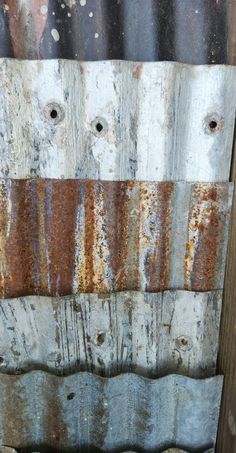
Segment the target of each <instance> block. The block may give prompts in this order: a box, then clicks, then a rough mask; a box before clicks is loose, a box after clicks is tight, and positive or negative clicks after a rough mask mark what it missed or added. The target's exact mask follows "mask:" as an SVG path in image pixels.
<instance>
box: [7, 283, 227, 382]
mask: <svg viewBox="0 0 236 453" xmlns="http://www.w3.org/2000/svg"><path fill="white" fill-rule="evenodd" d="M221 302H222V291H214V292H210V293H206V292H203V293H192V292H189V291H167V292H164V293H158V294H151V293H139V292H132V291H131V292H125V293H114V294H107V295H101V294H98V295H97V294H80V295H79V296H74V297H64V298H47V297H37V296H31V297H24V298H20V299H2V300H1V301H0V332H1V335H0V353H1V358H0V371H1V372H4V373H10V374H13V373H22V372H27V371H29V370H33V369H43V370H45V371H50V372H52V373H55V374H59V375H68V374H71V373H75V372H78V371H92V372H94V373H97V374H99V375H102V376H114V375H117V374H119V373H124V372H130V371H132V372H135V373H138V374H142V375H144V376H148V377H157V376H158V377H159V376H163V375H165V374H170V373H179V374H185V375H188V376H191V377H194V378H204V377H209V376H213V375H215V372H216V360H217V354H218V336H219V324H220V312H221Z"/></svg>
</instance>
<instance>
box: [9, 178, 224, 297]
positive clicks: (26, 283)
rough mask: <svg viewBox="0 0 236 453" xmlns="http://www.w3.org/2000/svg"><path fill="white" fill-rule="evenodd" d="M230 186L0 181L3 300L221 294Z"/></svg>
mask: <svg viewBox="0 0 236 453" xmlns="http://www.w3.org/2000/svg"><path fill="white" fill-rule="evenodd" d="M232 188H233V187H232V185H231V184H228V183H222V184H207V183H204V184H200V183H199V184H189V183H171V182H160V183H158V182H157V183H154V182H153V183H145V182H127V181H126V182H118V181H113V182H108V181H106V182H104V181H86V180H64V181H63V180H61V181H60V180H1V184H0V208H1V211H0V227H1V228H0V259H1V268H0V294H1V297H2V298H7V297H18V296H25V295H32V294H40V295H50V296H55V295H61V296H63V295H68V294H77V293H79V292H100V293H101V292H102V293H106V292H109V291H122V290H143V291H151V292H157V291H163V290H165V289H172V288H173V289H183V288H185V289H188V290H193V291H207V290H211V289H221V288H222V287H223V279H224V268H225V255H226V248H227V236H228V224H229V217H230V206H231V198H232Z"/></svg>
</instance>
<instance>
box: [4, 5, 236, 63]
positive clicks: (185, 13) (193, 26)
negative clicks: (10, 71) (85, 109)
mask: <svg viewBox="0 0 236 453" xmlns="http://www.w3.org/2000/svg"><path fill="white" fill-rule="evenodd" d="M234 8H235V4H234V3H233V2H232V1H228V0H227V1H226V0H217V1H212V0H195V1H194V2H192V1H188V0H187V1H183V0H171V1H170V0H145V1H143V0H96V1H94V0H44V1H42V0H21V1H19V0H1V9H0V23H1V33H0V43H1V44H0V55H1V56H4V57H6V56H8V57H13V56H15V57H16V58H58V57H60V58H61V57H63V58H71V59H74V58H79V59H82V60H101V59H107V58H108V59H122V58H123V59H131V60H143V61H145V60H178V61H182V62H186V63H195V64H205V63H208V64H210V63H221V64H222V63H229V61H231V59H230V57H231V53H230V50H231V47H232V46H231V45H230V44H231V41H233V37H232V33H231V26H230V25H231V15H232V9H234Z"/></svg>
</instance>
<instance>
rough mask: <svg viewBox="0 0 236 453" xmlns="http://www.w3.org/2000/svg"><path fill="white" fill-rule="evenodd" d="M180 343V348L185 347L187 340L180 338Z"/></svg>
mask: <svg viewBox="0 0 236 453" xmlns="http://www.w3.org/2000/svg"><path fill="white" fill-rule="evenodd" d="M180 343H181V345H182V346H187V344H188V340H186V339H185V338H181V340H180Z"/></svg>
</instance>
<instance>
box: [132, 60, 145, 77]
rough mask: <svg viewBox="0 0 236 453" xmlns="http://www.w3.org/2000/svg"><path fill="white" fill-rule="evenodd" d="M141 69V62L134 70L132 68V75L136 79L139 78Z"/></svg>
mask: <svg viewBox="0 0 236 453" xmlns="http://www.w3.org/2000/svg"><path fill="white" fill-rule="evenodd" d="M142 69H143V64H142V63H140V64H138V65H137V66H135V68H134V70H133V77H134V78H135V79H137V80H139V79H140V76H141V73H142Z"/></svg>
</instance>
